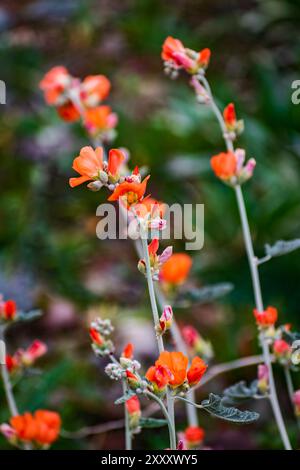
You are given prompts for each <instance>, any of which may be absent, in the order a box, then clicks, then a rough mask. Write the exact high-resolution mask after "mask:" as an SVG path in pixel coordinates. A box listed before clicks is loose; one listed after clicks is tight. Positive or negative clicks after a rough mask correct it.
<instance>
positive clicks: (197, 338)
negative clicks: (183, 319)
mask: <svg viewBox="0 0 300 470" xmlns="http://www.w3.org/2000/svg"><path fill="white" fill-rule="evenodd" d="M182 336H183V339H184V341H185V343H186V344H187V346H188V348H189V349H190V352H191V354H199V355H200V356H201V357H203V358H204V359H205V360H206V361H209V360H210V359H212V358H213V356H214V352H213V348H212V344H211V342H210V341H206V340H205V339H204V338H202V336H201V335H200V334H199V333H198V331H197V330H196V329H195V328H194V327H193V326H192V325H186V326H184V327H183V328H182Z"/></svg>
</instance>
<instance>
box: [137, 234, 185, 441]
mask: <svg viewBox="0 0 300 470" xmlns="http://www.w3.org/2000/svg"><path fill="white" fill-rule="evenodd" d="M141 240H142V247H143V257H144V259H145V263H146V276H147V283H148V291H149V297H150V304H151V310H152V315H153V321H154V326H156V325H158V324H159V315H158V309H157V303H156V297H155V291H154V285H153V279H152V273H151V265H150V258H149V252H148V244H147V238H146V237H145V234H142V236H141ZM156 340H157V346H158V350H159V352H160V353H162V352H163V351H164V343H163V339H162V336H161V335H156ZM166 395H167V406H168V411H169V414H170V420H171V424H172V428H173V430H174V433H175V418H174V400H173V399H172V397H171V393H170V390H169V388H168V387H167V392H166ZM170 445H171V443H170ZM171 448H172V449H173V447H171ZM175 448H176V445H175Z"/></svg>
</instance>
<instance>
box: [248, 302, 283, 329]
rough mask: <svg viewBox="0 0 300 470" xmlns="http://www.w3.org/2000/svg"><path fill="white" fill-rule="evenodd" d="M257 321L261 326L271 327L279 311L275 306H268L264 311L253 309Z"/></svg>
mask: <svg viewBox="0 0 300 470" xmlns="http://www.w3.org/2000/svg"><path fill="white" fill-rule="evenodd" d="M253 313H254V317H255V319H256V323H257V325H258V326H259V327H261V328H269V327H270V326H273V325H274V324H275V323H276V321H277V318H278V312H277V309H276V308H275V307H267V308H266V310H264V311H263V312H259V311H258V310H257V309H254V310H253Z"/></svg>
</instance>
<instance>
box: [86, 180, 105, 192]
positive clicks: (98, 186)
mask: <svg viewBox="0 0 300 470" xmlns="http://www.w3.org/2000/svg"><path fill="white" fill-rule="evenodd" d="M102 186H103V184H102V183H101V181H99V180H97V181H92V182H91V183H89V184H88V185H87V187H88V189H90V190H91V191H94V192H97V191H100V189H101V188H102Z"/></svg>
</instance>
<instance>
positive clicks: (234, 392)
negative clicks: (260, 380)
mask: <svg viewBox="0 0 300 470" xmlns="http://www.w3.org/2000/svg"><path fill="white" fill-rule="evenodd" d="M223 393H224V396H225V397H226V398H229V399H230V400H232V401H244V400H248V399H249V398H253V397H255V395H257V393H258V391H257V380H254V381H253V382H252V383H251V384H250V386H249V387H248V386H247V384H246V382H245V381H244V380H242V381H241V382H238V383H236V384H234V385H232V386H231V387H228V388H226V389H225V390H224V392H223Z"/></svg>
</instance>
